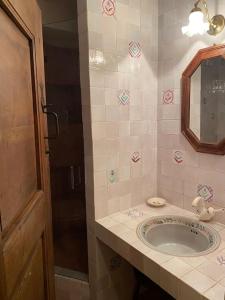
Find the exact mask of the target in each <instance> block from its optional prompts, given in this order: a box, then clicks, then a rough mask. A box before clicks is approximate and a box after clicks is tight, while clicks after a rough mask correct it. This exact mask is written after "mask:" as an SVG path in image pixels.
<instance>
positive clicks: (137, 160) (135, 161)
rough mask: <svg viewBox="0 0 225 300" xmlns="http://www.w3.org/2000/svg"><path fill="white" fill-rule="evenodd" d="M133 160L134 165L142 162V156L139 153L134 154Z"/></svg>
mask: <svg viewBox="0 0 225 300" xmlns="http://www.w3.org/2000/svg"><path fill="white" fill-rule="evenodd" d="M131 159H132V161H133V162H134V163H137V162H139V161H140V160H141V154H140V153H139V152H134V153H133V155H132V158H131Z"/></svg>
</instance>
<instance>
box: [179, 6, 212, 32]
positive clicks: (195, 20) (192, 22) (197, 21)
mask: <svg viewBox="0 0 225 300" xmlns="http://www.w3.org/2000/svg"><path fill="white" fill-rule="evenodd" d="M208 30H209V22H204V14H203V12H202V11H200V10H198V11H193V12H191V14H190V15H189V24H188V25H187V26H183V27H182V33H183V34H186V35H187V36H189V37H192V36H193V35H195V34H201V35H202V34H204V33H206V32H207V31H208Z"/></svg>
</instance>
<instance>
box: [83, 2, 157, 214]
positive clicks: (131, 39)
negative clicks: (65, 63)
mask: <svg viewBox="0 0 225 300" xmlns="http://www.w3.org/2000/svg"><path fill="white" fill-rule="evenodd" d="M80 23H81V22H80ZM87 26H88V43H89V46H88V47H89V57H90V59H89V77H90V78H89V79H90V102H89V104H90V114H91V134H92V142H93V170H94V192H95V195H94V196H95V197H94V205H95V216H96V218H100V217H103V216H106V215H108V214H111V213H114V212H117V211H120V210H121V209H126V208H129V207H131V206H134V205H137V204H140V203H142V202H143V201H144V200H145V199H146V198H148V197H150V196H152V195H153V194H155V192H156V126H157V113H156V112H157V67H158V66H157V54H158V49H157V38H158V33H157V28H158V27H157V1H156V0H117V1H114V0H88V1H87ZM87 79H88V78H87Z"/></svg>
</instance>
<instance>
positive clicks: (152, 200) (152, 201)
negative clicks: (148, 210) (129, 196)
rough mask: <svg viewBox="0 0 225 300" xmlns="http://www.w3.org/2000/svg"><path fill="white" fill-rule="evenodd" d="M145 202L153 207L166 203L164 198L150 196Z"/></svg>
mask: <svg viewBox="0 0 225 300" xmlns="http://www.w3.org/2000/svg"><path fill="white" fill-rule="evenodd" d="M146 202H147V204H148V205H150V206H154V207H161V206H164V205H165V204H166V200H165V199H163V198H150V199H148V200H147V201H146Z"/></svg>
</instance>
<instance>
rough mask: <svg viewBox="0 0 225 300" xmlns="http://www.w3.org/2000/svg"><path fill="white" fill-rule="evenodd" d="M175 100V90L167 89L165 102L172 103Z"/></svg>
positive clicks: (164, 95)
mask: <svg viewBox="0 0 225 300" xmlns="http://www.w3.org/2000/svg"><path fill="white" fill-rule="evenodd" d="M173 100H174V90H170V89H169V90H166V91H164V92H163V104H172V103H173Z"/></svg>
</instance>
